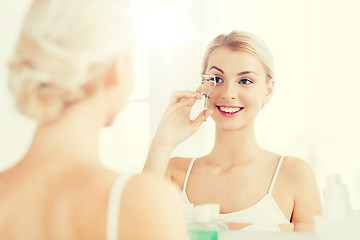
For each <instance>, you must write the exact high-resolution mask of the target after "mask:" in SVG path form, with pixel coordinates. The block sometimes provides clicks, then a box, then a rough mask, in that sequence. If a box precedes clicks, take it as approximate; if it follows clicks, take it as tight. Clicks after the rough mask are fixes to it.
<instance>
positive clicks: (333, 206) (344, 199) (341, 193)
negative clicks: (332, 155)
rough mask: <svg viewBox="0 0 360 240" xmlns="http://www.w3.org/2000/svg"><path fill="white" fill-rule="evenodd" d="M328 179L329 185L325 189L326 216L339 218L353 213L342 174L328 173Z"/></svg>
mask: <svg viewBox="0 0 360 240" xmlns="http://www.w3.org/2000/svg"><path fill="white" fill-rule="evenodd" d="M326 180H327V186H326V187H325V188H324V189H323V197H324V216H326V217H327V218H330V219H338V220H339V219H343V218H346V217H347V216H349V215H351V211H352V209H351V204H350V196H349V191H348V188H347V186H346V185H345V184H343V183H342V182H341V178H340V175H339V174H332V175H328V176H327V178H326Z"/></svg>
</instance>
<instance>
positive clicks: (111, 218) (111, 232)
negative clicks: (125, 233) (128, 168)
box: [106, 175, 132, 240]
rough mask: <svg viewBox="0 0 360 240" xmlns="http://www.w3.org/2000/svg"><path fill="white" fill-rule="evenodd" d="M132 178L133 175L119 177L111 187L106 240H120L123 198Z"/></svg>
mask: <svg viewBox="0 0 360 240" xmlns="http://www.w3.org/2000/svg"><path fill="white" fill-rule="evenodd" d="M131 176H132V175H121V176H120V175H119V176H118V177H117V178H116V180H115V181H114V183H113V185H112V187H111V190H110V196H109V203H108V211H107V218H106V240H118V226H119V210H120V201H121V196H122V193H123V190H124V187H125V185H126V183H127V182H128V180H129V178H130V177H131Z"/></svg>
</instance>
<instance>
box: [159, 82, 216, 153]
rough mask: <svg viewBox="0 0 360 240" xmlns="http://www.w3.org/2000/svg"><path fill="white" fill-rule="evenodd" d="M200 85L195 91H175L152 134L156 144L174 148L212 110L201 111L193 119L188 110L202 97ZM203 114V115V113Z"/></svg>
mask: <svg viewBox="0 0 360 240" xmlns="http://www.w3.org/2000/svg"><path fill="white" fill-rule="evenodd" d="M202 91H203V86H202V85H201V86H200V87H199V88H198V89H197V90H196V91H195V92H192V91H176V92H174V93H173V94H172V96H171V98H170V102H169V105H168V107H167V109H166V110H165V112H164V113H163V116H162V118H161V121H160V124H159V126H158V129H157V131H156V134H155V136H154V141H156V142H157V143H158V144H161V145H166V146H168V147H173V148H175V147H176V146H177V145H178V144H179V143H181V142H183V141H184V140H186V139H187V138H189V137H190V136H192V135H193V134H194V133H195V132H196V131H197V130H198V129H199V128H200V126H201V124H202V123H203V121H204V120H206V119H207V118H208V117H209V116H210V115H211V114H212V110H206V111H205V113H204V111H202V112H201V113H200V114H199V115H198V116H197V117H196V118H195V119H194V120H191V119H190V112H191V109H192V107H193V106H194V104H195V103H196V101H197V100H200V99H202V98H203V95H202V94H201V93H202ZM204 114H205V115H204Z"/></svg>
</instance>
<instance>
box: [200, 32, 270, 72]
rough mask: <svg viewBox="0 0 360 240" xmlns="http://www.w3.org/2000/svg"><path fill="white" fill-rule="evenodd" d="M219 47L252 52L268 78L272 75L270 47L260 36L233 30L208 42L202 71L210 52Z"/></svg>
mask: <svg viewBox="0 0 360 240" xmlns="http://www.w3.org/2000/svg"><path fill="white" fill-rule="evenodd" d="M220 47H226V48H229V49H231V50H232V51H246V52H249V53H251V54H253V55H254V56H255V57H257V58H258V59H259V60H260V62H261V63H262V64H263V66H264V68H265V71H266V73H267V75H268V78H273V77H274V63H273V57H272V54H271V52H270V49H269V48H268V46H267V45H266V43H265V42H264V41H263V40H262V39H261V38H260V37H258V36H256V35H254V34H252V33H248V32H244V31H233V32H231V33H230V34H228V35H225V34H221V35H219V36H217V37H216V38H215V39H214V40H213V41H212V42H211V43H210V44H209V46H208V48H207V50H206V52H205V56H204V60H203V73H205V71H206V68H207V65H208V62H209V57H210V55H211V53H212V52H213V51H214V50H215V49H217V48H220Z"/></svg>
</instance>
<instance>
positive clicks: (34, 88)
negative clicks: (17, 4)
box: [8, 0, 133, 122]
mask: <svg viewBox="0 0 360 240" xmlns="http://www.w3.org/2000/svg"><path fill="white" fill-rule="evenodd" d="M132 29H133V21H132V19H131V14H130V12H129V9H128V7H127V6H126V4H125V0H34V2H33V3H32V5H31V7H30V9H29V11H28V13H27V15H26V16H25V19H24V22H23V25H22V29H21V32H20V36H19V39H18V42H17V45H16V48H15V51H14V55H13V57H12V58H11V59H10V61H9V64H8V68H9V69H8V70H9V76H8V84H9V88H10V90H11V91H12V93H13V94H14V95H15V97H16V105H17V108H18V110H19V111H20V112H22V113H23V114H25V115H27V116H29V117H32V118H35V119H36V120H38V121H40V122H47V121H52V120H54V119H56V118H57V117H58V116H59V115H60V114H61V112H62V110H63V109H64V107H65V106H67V105H68V104H71V103H73V102H75V101H77V100H79V99H81V98H83V97H85V96H87V95H88V94H90V92H91V91H93V90H94V89H95V86H96V84H97V83H98V82H99V80H100V79H101V78H103V77H104V76H105V74H106V72H107V70H108V69H109V68H110V65H111V63H112V62H113V60H114V59H115V57H116V56H117V55H118V54H119V53H120V54H121V53H122V52H124V53H125V52H126V51H128V49H129V48H130V43H131V41H132V40H133V30H132Z"/></svg>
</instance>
